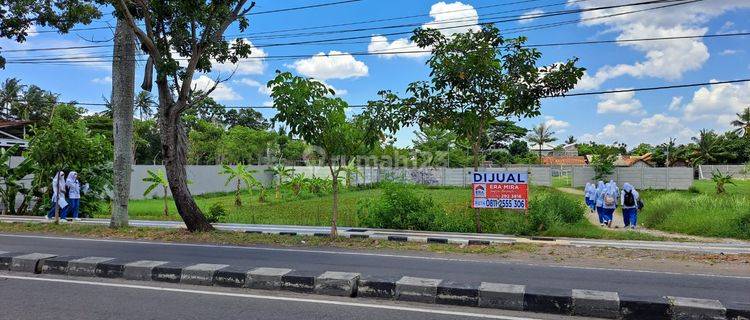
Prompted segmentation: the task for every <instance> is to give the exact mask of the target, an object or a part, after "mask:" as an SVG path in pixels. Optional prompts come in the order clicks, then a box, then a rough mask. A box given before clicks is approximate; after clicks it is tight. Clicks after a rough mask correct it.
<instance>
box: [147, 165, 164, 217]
mask: <svg viewBox="0 0 750 320" xmlns="http://www.w3.org/2000/svg"><path fill="white" fill-rule="evenodd" d="M146 174H148V176H147V177H145V178H143V180H142V181H143V182H147V183H150V184H149V185H148V187H146V190H145V191H143V196H147V195H148V194H149V193H151V191H154V189H156V188H157V187H162V191H163V192H164V196H163V199H164V211H163V212H164V215H165V216H168V215H169V206H168V202H167V196H168V195H169V181H167V176H166V175H165V174H164V171H161V170H159V171H156V172H154V171H151V170H146Z"/></svg>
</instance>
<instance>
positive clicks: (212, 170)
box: [130, 165, 552, 199]
mask: <svg viewBox="0 0 750 320" xmlns="http://www.w3.org/2000/svg"><path fill="white" fill-rule="evenodd" d="M248 168H249V169H251V170H255V171H256V173H255V178H256V179H258V180H259V181H261V182H262V183H263V184H264V185H269V184H270V183H271V179H273V176H272V175H271V174H270V173H268V172H266V169H267V168H268V167H267V166H249V167H248ZM288 168H291V169H294V173H295V174H299V173H303V174H305V176H307V177H312V176H316V177H320V178H325V179H328V178H330V177H331V173H330V170H329V169H328V167H320V166H294V167H288ZM148 170H151V171H159V170H161V171H163V170H164V167H163V166H159V165H136V166H133V175H132V177H131V180H130V181H131V183H130V197H131V199H143V198H151V197H155V196H156V197H160V196H162V195H163V194H164V191H163V190H162V189H161V188H157V189H155V190H154V191H152V192H151V193H149V194H148V195H146V196H144V195H143V192H144V191H145V190H146V188H148V183H146V182H143V178H145V177H147V176H148V173H147V171H148ZM186 170H187V176H188V179H190V180H191V181H192V183H191V184H190V185H189V188H190V191H191V192H192V193H193V194H194V195H198V194H205V193H212V192H230V191H233V190H234V189H233V188H234V187H235V185H234V183H230V184H229V185H225V183H226V179H227V176H225V175H221V174H219V172H220V171H221V166H218V165H208V166H187V168H186ZM359 170H360V173H361V175H358V176H356V177H354V178H353V179H352V183H353V184H355V185H361V184H372V183H377V182H380V181H382V180H386V179H398V180H403V181H406V182H411V183H417V184H423V185H430V186H469V185H471V177H470V176H469V174H470V172H471V171H473V169H471V168H443V167H438V168H390V167H388V168H386V167H361V168H359ZM481 170H488V171H518V170H524V171H525V170H528V171H529V172H530V173H531V175H530V177H529V179H530V182H531V183H532V184H536V185H543V186H551V185H552V174H551V169H550V168H549V167H513V168H483V169H481Z"/></svg>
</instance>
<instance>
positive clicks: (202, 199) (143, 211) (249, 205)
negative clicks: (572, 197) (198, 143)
mask: <svg viewBox="0 0 750 320" xmlns="http://www.w3.org/2000/svg"><path fill="white" fill-rule="evenodd" d="M414 189H415V190H416V192H418V194H420V195H422V196H427V197H430V198H431V199H432V200H433V201H434V202H435V203H436V204H437V205H439V206H440V207H441V208H442V209H443V211H444V212H445V213H446V214H447V215H449V216H452V217H453V218H455V219H459V220H461V221H463V222H466V221H473V217H474V211H473V210H472V209H470V208H469V203H470V200H471V194H470V189H468V188H420V187H415V188H414ZM531 193H532V195H534V194H544V193H558V191H556V190H553V189H550V188H537V187H532V190H531ZM381 194H382V191H381V190H380V189H361V190H349V191H344V192H343V193H342V194H341V195H340V197H339V200H340V202H339V210H340V213H339V215H340V216H339V225H342V226H348V227H359V226H361V224H360V222H359V221H358V215H357V214H356V213H357V208H358V201H364V199H374V198H377V197H379V196H380V195H381ZM268 198H269V202H266V203H259V202H258V201H257V196H250V195H248V194H247V193H245V194H243V196H242V201H243V206H242V207H236V206H235V205H234V195H233V194H213V195H204V196H198V197H196V201H197V203H198V205H199V207H201V209H203V210H208V208H209V207H210V206H211V205H213V204H215V203H219V204H221V205H222V206H223V207H224V208H225V209H227V216H226V217H225V218H224V219H223V220H222V222H229V223H254V224H287V225H314V226H328V225H330V210H331V205H332V199H331V196H330V195H323V196H316V195H311V194H306V193H303V194H301V195H300V196H299V197H295V196H293V195H292V194H291V193H289V192H288V190H285V191H284V192H283V194H282V198H281V199H279V200H276V199H274V196H273V192H269V196H268ZM532 205H533V202H532ZM162 207H163V202H162V201H161V200H160V199H148V200H134V201H131V202H130V217H131V219H145V220H180V218H179V216H178V215H177V214H176V210H175V208H174V204H173V203H172V202H171V200H170V202H169V207H170V209H169V210H170V214H169V215H168V216H164V215H163V214H162ZM97 217H100V218H106V217H108V216H105V215H101V216H97ZM527 220H528V216H526V215H524V214H523V212H518V211H500V210H484V211H483V212H482V224H483V226H484V230H483V231H484V232H488V233H501V234H525V235H541V236H564V237H583V238H602V239H634V240H658V239H659V238H656V237H653V236H649V235H644V234H641V233H636V232H612V231H608V230H602V229H600V228H598V227H596V226H593V225H591V224H589V223H588V222H586V221H585V220H581V221H579V222H577V223H561V224H555V225H550V226H549V227H548V228H547V229H546V230H543V231H538V232H537V231H534V232H529V231H528V230H524V229H523V225H524V223H526V222H527ZM470 225H472V226H473V224H470ZM457 231H473V227H472V229H470V230H457ZM529 233H531V234H529Z"/></svg>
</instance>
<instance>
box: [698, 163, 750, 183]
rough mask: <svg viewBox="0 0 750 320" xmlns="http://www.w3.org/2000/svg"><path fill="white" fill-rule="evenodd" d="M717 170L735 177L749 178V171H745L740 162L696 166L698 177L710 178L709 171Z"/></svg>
mask: <svg viewBox="0 0 750 320" xmlns="http://www.w3.org/2000/svg"><path fill="white" fill-rule="evenodd" d="M716 170H719V172H721V173H723V174H730V175H732V177H733V178H735V179H750V172H745V166H744V165H741V164H712V165H701V166H698V178H699V179H702V180H711V173H712V172H716Z"/></svg>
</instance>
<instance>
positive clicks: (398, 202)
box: [357, 182, 443, 230]
mask: <svg viewBox="0 0 750 320" xmlns="http://www.w3.org/2000/svg"><path fill="white" fill-rule="evenodd" d="M416 188H418V187H416V186H414V185H409V184H405V183H401V182H385V183H383V184H382V189H383V195H382V196H380V197H378V198H375V199H367V200H364V201H360V202H359V203H358V208H357V219H358V220H359V221H360V224H361V225H363V226H366V227H370V228H386V229H408V230H435V229H436V228H434V227H435V226H436V225H435V221H436V217H437V216H438V215H440V214H441V213H443V212H442V209H441V208H440V207H439V206H438V205H437V204H435V202H434V201H433V200H432V198H431V197H429V196H426V195H419V194H417V192H415V191H414V190H415V189H416Z"/></svg>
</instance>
